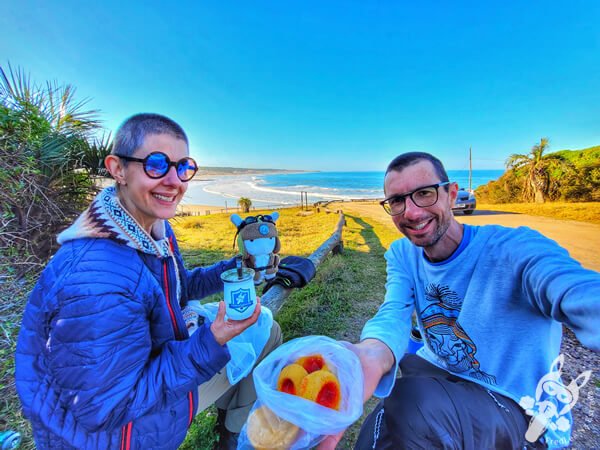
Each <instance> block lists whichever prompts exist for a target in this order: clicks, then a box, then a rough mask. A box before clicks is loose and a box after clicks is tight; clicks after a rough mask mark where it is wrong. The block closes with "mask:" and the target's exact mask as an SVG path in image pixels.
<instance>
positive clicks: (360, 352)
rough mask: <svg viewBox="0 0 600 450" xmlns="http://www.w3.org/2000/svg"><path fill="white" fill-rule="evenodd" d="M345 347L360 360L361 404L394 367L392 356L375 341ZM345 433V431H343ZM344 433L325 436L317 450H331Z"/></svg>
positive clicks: (370, 340) (382, 344)
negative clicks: (361, 376)
mask: <svg viewBox="0 0 600 450" xmlns="http://www.w3.org/2000/svg"><path fill="white" fill-rule="evenodd" d="M345 344H346V347H348V348H349V349H350V350H352V351H353V352H354V353H356V355H357V356H358V359H360V364H361V366H362V370H363V377H364V386H363V403H364V402H366V401H367V400H369V399H370V398H371V397H372V396H373V393H374V392H375V388H376V387H377V385H378V384H379V381H380V380H381V377H382V376H383V375H385V374H386V373H388V372H389V371H390V370H391V369H392V367H394V354H393V353H392V351H391V350H390V348H389V347H388V346H387V345H385V344H384V343H383V342H381V341H378V340H377V339H365V340H364V341H362V342H360V343H358V344H351V343H349V342H346V343H345ZM344 431H345V430H344ZM344 431H340V432H339V433H338V434H334V435H332V436H327V437H326V438H325V439H324V440H323V441H322V442H321V443H320V444H319V447H318V449H319V450H333V449H335V447H336V446H337V444H338V443H339V442H340V440H341V439H342V436H344Z"/></svg>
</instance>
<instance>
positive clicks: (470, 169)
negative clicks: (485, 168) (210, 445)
mask: <svg viewBox="0 0 600 450" xmlns="http://www.w3.org/2000/svg"><path fill="white" fill-rule="evenodd" d="M472 173H473V163H472V159H471V147H469V192H472V191H471V189H472V186H471V182H472Z"/></svg>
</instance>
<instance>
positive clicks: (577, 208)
mask: <svg viewBox="0 0 600 450" xmlns="http://www.w3.org/2000/svg"><path fill="white" fill-rule="evenodd" d="M477 209H479V210H488V211H506V212H512V213H519V214H530V215H532V216H543V217H551V218H553V219H562V220H577V221H580V222H589V223H595V224H600V202H582V203H567V202H547V203H541V204H538V203H505V204H498V205H490V204H483V203H482V204H477Z"/></svg>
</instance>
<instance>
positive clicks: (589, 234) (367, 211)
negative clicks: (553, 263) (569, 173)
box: [330, 202, 600, 272]
mask: <svg viewBox="0 0 600 450" xmlns="http://www.w3.org/2000/svg"><path fill="white" fill-rule="evenodd" d="M330 208H331V209H342V210H343V211H348V212H349V213H351V212H352V211H354V212H356V213H358V214H361V215H365V216H368V217H372V218H374V219H376V220H378V221H381V222H383V223H389V224H390V225H391V226H393V224H392V221H391V220H390V217H389V216H388V215H387V214H386V213H385V211H383V208H381V207H380V206H379V205H378V204H375V203H371V202H365V203H363V202H344V203H334V204H331V205H330ZM456 219H457V220H458V221H459V222H461V223H467V224H471V225H487V224H498V225H504V226H507V227H511V228H516V227H520V226H523V225H524V226H528V227H530V228H533V229H534V230H537V231H539V232H540V233H542V234H543V235H544V236H546V237H549V238H550V239H553V240H555V241H556V242H558V243H559V244H560V245H561V246H562V247H564V248H566V249H567V250H568V251H569V253H570V254H571V256H572V257H573V258H575V259H576V260H577V261H579V262H580V263H581V265H582V266H584V267H586V268H588V269H592V270H595V271H597V272H600V225H596V224H592V223H586V222H577V221H574V220H558V219H551V218H549V217H541V216H530V215H527V214H513V213H502V212H498V211H480V210H477V211H475V212H474V213H473V214H472V215H470V216H465V215H463V214H462V213H456Z"/></svg>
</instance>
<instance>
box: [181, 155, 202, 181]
mask: <svg viewBox="0 0 600 450" xmlns="http://www.w3.org/2000/svg"><path fill="white" fill-rule="evenodd" d="M197 171H198V165H197V164H196V161H194V160H193V159H192V158H183V159H181V160H179V162H178V163H177V176H178V177H179V179H180V180H181V181H189V180H191V179H192V178H193V177H194V175H196V172H197Z"/></svg>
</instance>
